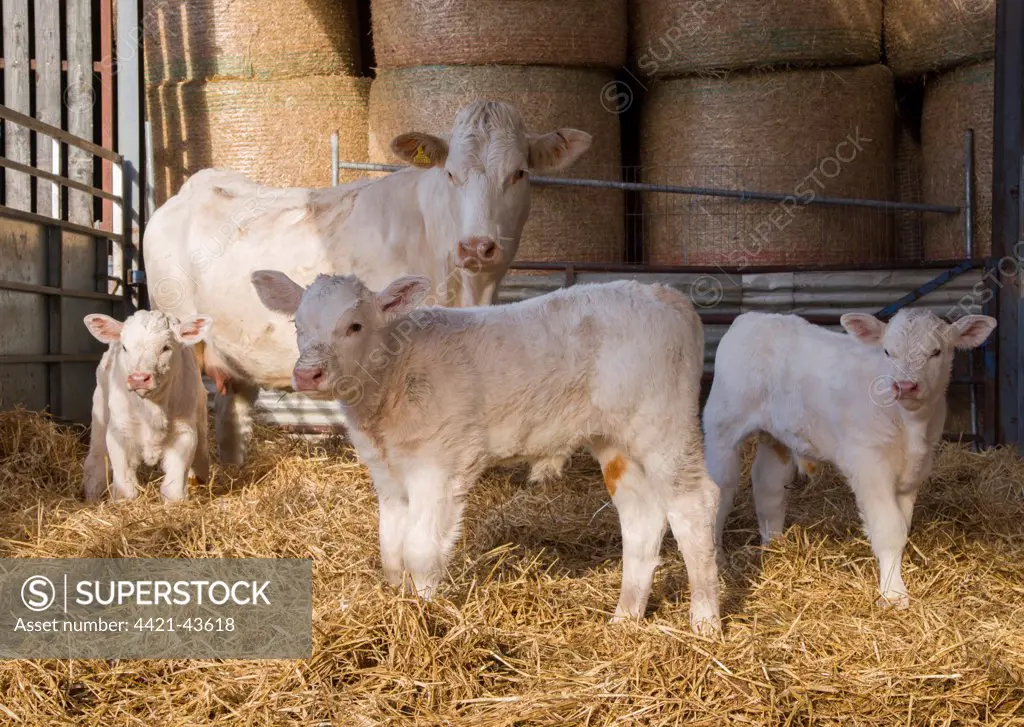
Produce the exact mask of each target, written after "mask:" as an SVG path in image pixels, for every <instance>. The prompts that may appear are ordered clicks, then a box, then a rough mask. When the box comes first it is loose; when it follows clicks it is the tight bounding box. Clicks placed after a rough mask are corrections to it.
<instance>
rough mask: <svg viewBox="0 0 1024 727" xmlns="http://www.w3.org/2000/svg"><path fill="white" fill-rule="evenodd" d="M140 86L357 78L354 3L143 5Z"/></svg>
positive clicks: (282, 0)
mask: <svg viewBox="0 0 1024 727" xmlns="http://www.w3.org/2000/svg"><path fill="white" fill-rule="evenodd" d="M143 13H144V14H143V18H142V28H143V38H144V40H145V61H146V81H147V83H161V82H166V81H193V80H200V81H202V80H210V79H214V78H262V79H279V78H297V77H302V76H319V75H332V74H349V75H354V74H355V73H357V72H358V70H359V37H358V32H357V28H358V27H359V23H358V15H357V12H356V1H355V0H145V4H144V9H143Z"/></svg>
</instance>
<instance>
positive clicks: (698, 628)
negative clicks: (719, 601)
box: [690, 604, 722, 639]
mask: <svg viewBox="0 0 1024 727" xmlns="http://www.w3.org/2000/svg"><path fill="white" fill-rule="evenodd" d="M690 628H691V629H692V630H693V633H695V634H697V635H698V636H704V637H706V638H709V639H715V638H718V637H719V636H721V635H722V619H721V618H720V617H719V615H718V608H717V606H715V605H701V604H693V605H691V606H690Z"/></svg>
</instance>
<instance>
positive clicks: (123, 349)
mask: <svg viewBox="0 0 1024 727" xmlns="http://www.w3.org/2000/svg"><path fill="white" fill-rule="evenodd" d="M121 350H122V351H124V352H125V353H128V347H127V346H125V345H124V344H123V343H122V344H121Z"/></svg>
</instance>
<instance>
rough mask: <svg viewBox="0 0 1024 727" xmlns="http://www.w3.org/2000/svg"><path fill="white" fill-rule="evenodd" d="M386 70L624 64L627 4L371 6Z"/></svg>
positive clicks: (429, 0) (404, 0) (452, 0)
mask: <svg viewBox="0 0 1024 727" xmlns="http://www.w3.org/2000/svg"><path fill="white" fill-rule="evenodd" d="M370 7H371V17H372V19H373V47H374V52H375V53H376V59H377V65H378V66H379V67H381V68H408V67H410V66H428V65H486V64H489V63H507V64H513V65H559V66H595V67H607V68H615V67H618V66H621V65H622V64H623V63H625V62H626V39H627V35H628V31H627V24H626V0H601V1H600V2H594V0H511V2H510V0H426V2H424V0H372V2H371V6H370Z"/></svg>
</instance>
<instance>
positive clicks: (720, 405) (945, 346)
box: [704, 309, 996, 607]
mask: <svg viewBox="0 0 1024 727" xmlns="http://www.w3.org/2000/svg"><path fill="white" fill-rule="evenodd" d="M841 322H842V326H843V328H845V329H846V331H847V332H848V333H849V334H850V335H844V334H842V333H836V332H834V331H830V330H828V329H825V328H822V327H820V326H815V325H812V324H810V323H808V322H807V321H805V320H804V319H803V318H800V317H798V316H794V315H769V314H764V313H745V314H743V315H741V316H740V317H738V318H737V319H736V321H735V322H734V323H733V325H732V326H731V327H730V328H729V330H728V331H727V332H726V334H725V336H723V337H722V342H721V343H720V344H719V347H718V352H717V354H716V357H715V378H714V383H713V384H712V386H711V394H710V396H709V398H708V401H707V405H706V406H705V409H704V433H705V446H706V448H707V463H708V470H709V471H710V473H711V476H712V477H713V478H714V479H715V481H716V482H717V483H718V484H719V486H720V487H721V488H722V497H721V501H722V504H721V509H720V511H719V516H718V523H717V536H718V542H719V543H721V534H722V528H723V526H724V523H725V518H726V516H727V515H728V513H729V510H730V508H731V507H732V501H733V496H734V494H735V492H736V488H737V487H738V486H739V478H740V460H739V446H740V444H741V443H742V442H743V440H744V439H746V437H747V436H748V435H750V434H754V433H760V439H759V442H758V446H757V454H756V456H755V459H754V465H753V472H752V480H753V491H754V503H755V507H756V510H757V520H758V526H759V529H760V531H761V539H762V541H763V542H765V543H767V542H769V541H770V540H771V539H772V538H774V537H777V536H778V535H780V534H781V533H782V532H783V524H784V520H785V516H786V486H787V485H788V484H789V483H790V482H791V481H792V479H793V475H794V473H795V472H796V469H797V462H796V460H797V459H803V460H811V461H813V462H820V461H827V462H831V463H833V464H834V465H835V466H836V467H837V468H838V469H839V471H840V472H842V473H843V475H844V476H845V477H846V478H847V480H848V481H849V483H850V487H851V488H852V489H853V492H854V495H855V496H856V498H857V506H858V508H859V509H860V513H861V517H862V519H863V521H864V526H865V530H866V533H867V537H868V539H869V540H870V541H871V547H872V549H873V550H874V553H875V556H876V557H877V558H878V565H879V590H880V592H881V594H882V595H881V598H880V599H879V603H880V604H882V605H887V604H889V605H895V606H899V607H906V605H907V604H908V602H909V600H908V596H907V589H906V586H905V585H904V583H903V577H902V574H901V570H900V567H901V566H900V561H901V558H902V555H903V548H904V546H905V545H906V542H907V533H908V532H909V530H910V522H911V516H912V514H913V510H914V501H915V499H916V498H917V493H918V490H919V489H920V487H921V484H922V483H923V482H924V481H925V479H927V477H928V475H929V473H930V471H931V467H932V458H933V455H934V450H935V446H936V445H937V444H938V442H939V440H940V439H941V437H942V429H943V424H944V422H945V420H946V389H947V387H948V386H949V379H950V375H951V373H952V367H953V351H954V349H956V348H968V349H969V348H974V347H976V346H979V345H981V344H982V343H984V341H985V339H986V338H987V337H988V335H989V333H991V332H992V330H993V329H994V328H995V327H996V321H995V319H994V318H990V317H988V316H973V315H972V316H965V317H963V318H960V319H959V320H957V321H956V322H954V323H953V324H952V325H950V324H947V323H945V322H944V321H942V320H941V319H940V318H938V317H937V316H936V315H934V314H933V313H931V312H929V311H927V310H920V309H904V310H902V311H900V312H899V313H897V314H896V315H895V316H894V317H893V319H892V321H891V322H890V323H889V324H888V325H887V324H885V323H883V322H882V321H880V320H878V319H877V318H875V317H874V316H870V315H866V314H854V313H848V314H846V315H844V316H843V317H842V319H841Z"/></svg>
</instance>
